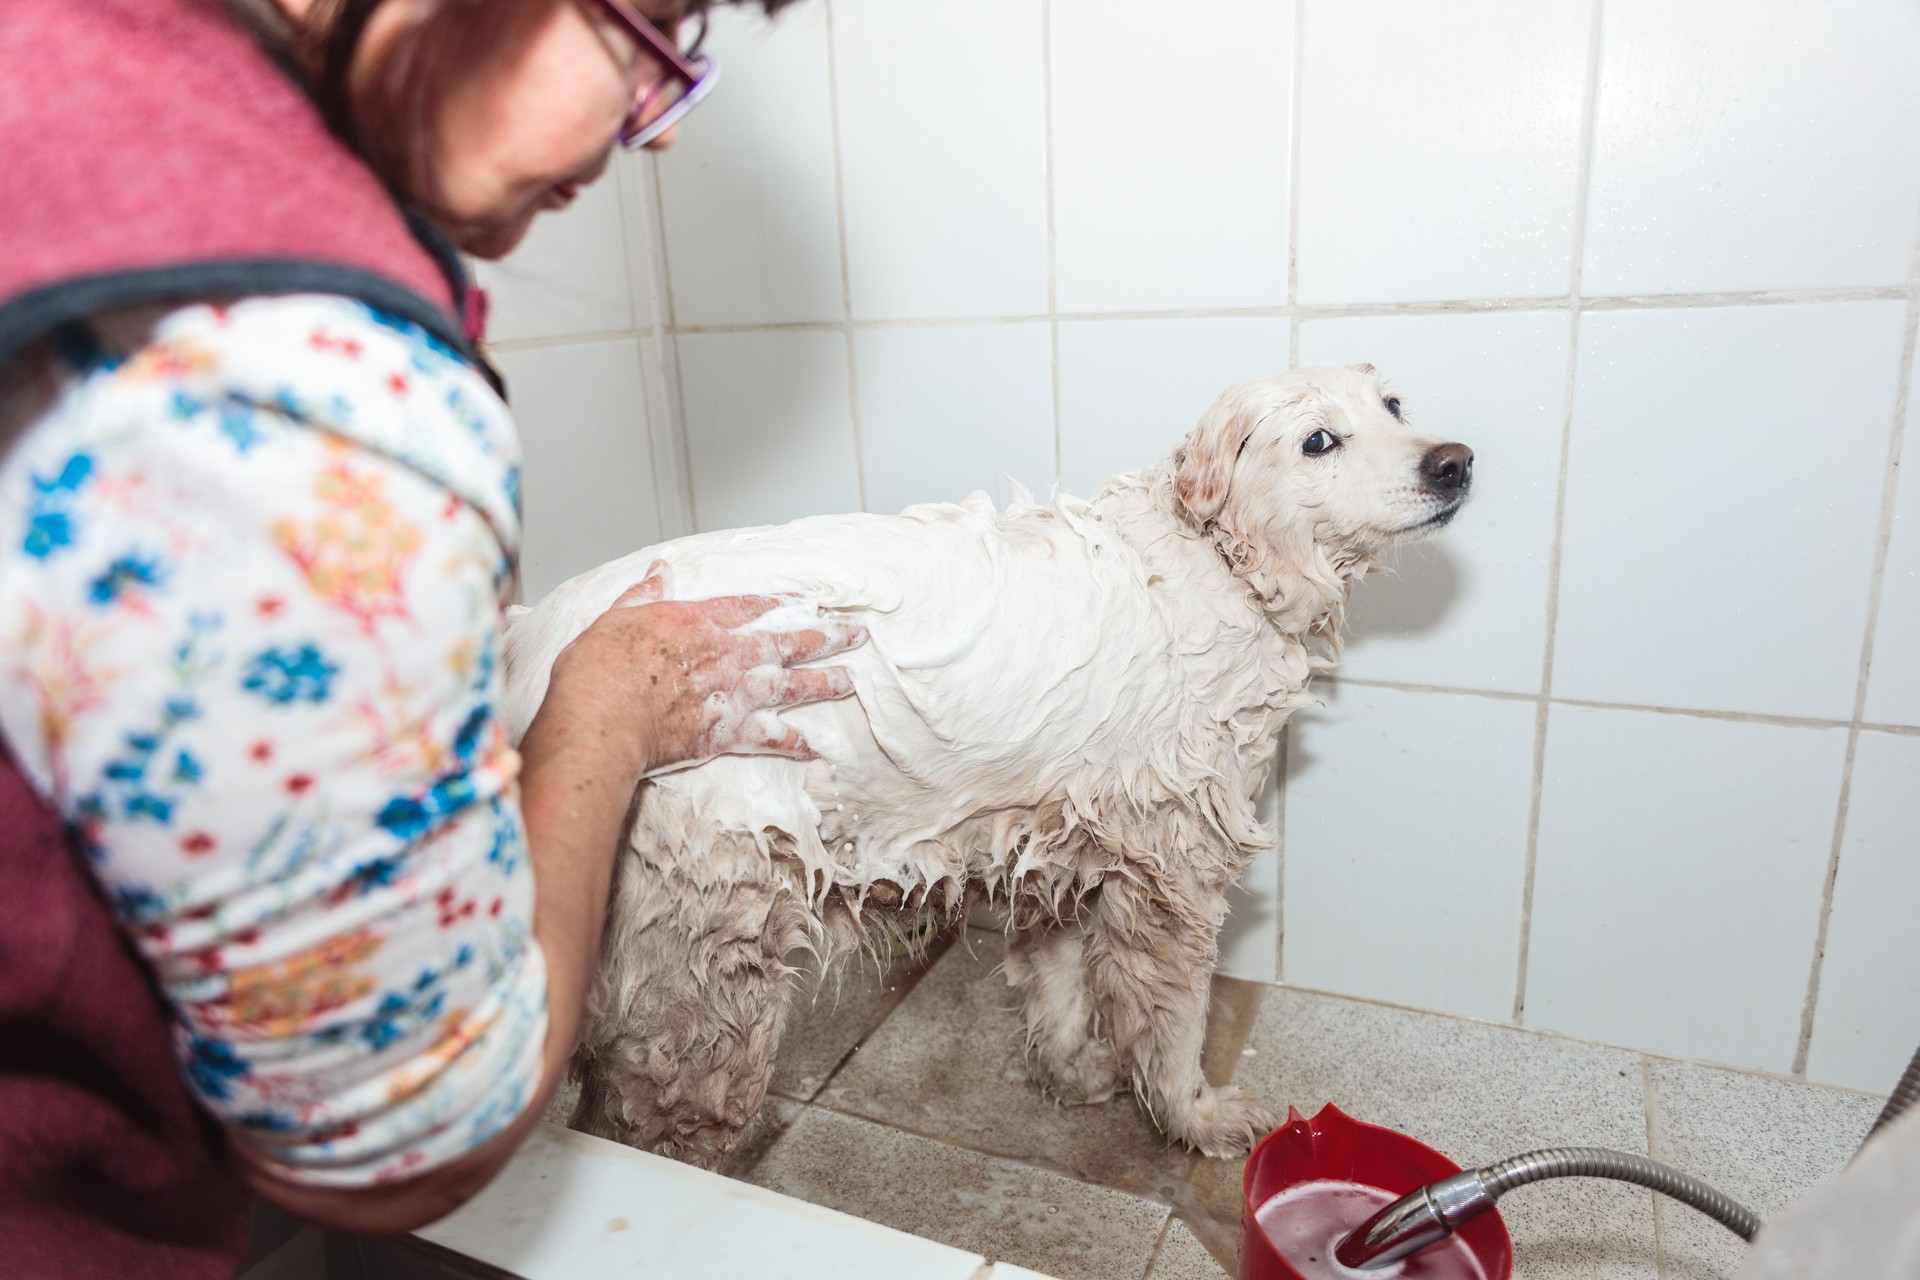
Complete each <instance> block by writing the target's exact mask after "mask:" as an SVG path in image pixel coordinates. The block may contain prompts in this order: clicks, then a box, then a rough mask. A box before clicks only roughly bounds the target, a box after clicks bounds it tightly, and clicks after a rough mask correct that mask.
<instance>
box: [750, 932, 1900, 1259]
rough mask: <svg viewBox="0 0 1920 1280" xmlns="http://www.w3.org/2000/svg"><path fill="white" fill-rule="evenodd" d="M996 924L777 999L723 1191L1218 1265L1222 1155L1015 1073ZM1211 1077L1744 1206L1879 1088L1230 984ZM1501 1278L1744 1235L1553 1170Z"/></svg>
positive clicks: (1050, 1251) (1213, 1040)
mask: <svg viewBox="0 0 1920 1280" xmlns="http://www.w3.org/2000/svg"><path fill="white" fill-rule="evenodd" d="M1003 954H1004V951H1003V946H1002V943H1001V940H1000V938H999V936H998V935H997V934H994V933H991V932H986V931H982V930H969V931H967V933H966V934H965V936H964V937H961V938H955V939H951V940H948V941H946V942H944V943H943V944H942V945H940V946H938V947H936V949H935V951H934V953H933V955H932V956H931V957H930V959H929V961H928V962H927V963H925V964H923V965H918V966H907V965H904V964H900V965H896V966H895V967H894V968H893V969H892V971H891V972H889V973H887V974H885V975H876V974H875V973H874V972H873V970H872V966H871V965H869V966H868V967H867V968H866V969H865V970H864V971H858V972H856V971H853V970H851V969H850V970H849V971H848V973H847V976H846V978H845V980H844V982H842V983H841V984H840V986H839V988H838V990H837V991H836V989H835V987H834V985H833V984H832V983H829V984H828V985H827V987H826V988H825V989H824V990H823V991H822V992H821V993H820V995H819V996H818V998H817V999H808V998H805V997H802V998H800V999H798V1000H797V1001H796V1005H795V1008H794V1010H793V1014H792V1017H791V1019H790V1022H789V1029H788V1033H787V1036H786V1039H785V1042H784V1044H783V1046H782V1053H781V1057H780V1063H779V1068H778V1072H777V1074H776V1076H775V1078H774V1082H773V1096H772V1097H770V1098H769V1099H768V1102H767V1105H766V1107H765V1109H764V1110H763V1111H762V1113H761V1115H760V1116H759V1117H758V1118H757V1119H756V1120H755V1122H754V1124H753V1126H752V1128H751V1129H750V1130H749V1131H748V1133H747V1134H746V1135H745V1138H744V1140H743V1142H742V1144H741V1146H740V1148H739V1149H738V1150H736V1152H735V1153H734V1156H733V1158H732V1160H731V1162H730V1164H729V1165H728V1167H727V1168H726V1169H725V1170H724V1172H726V1173H727V1174H729V1175H730V1176H732V1177H736V1178H743V1179H745V1180H747V1181H749V1182H753V1183H757V1184H759V1185H761V1186H764V1187H768V1188H771V1189H773V1190H776V1191H780V1192H784V1193H786V1194H788V1195H792V1196H798V1197H800V1198H802V1199H805V1200H810V1201H813V1202H815V1203H818V1204H822V1205H826V1206H828V1207H831V1208H834V1209H839V1210H842V1211H844V1212H847V1213H852V1214H856V1215H858V1216H860V1217H863V1218H867V1219H870V1220H873V1221H876V1222H881V1223H885V1224H886V1225H888V1226H892V1227H896V1228H898V1229H900V1230H903V1231H908V1232H911V1233H913V1234H915V1235H920V1236H924V1237H927V1238H930V1239H933V1240H938V1241H941V1242H942V1243H945V1244H950V1245H953V1246H956V1247H958V1248H962V1249H965V1250H969V1251H972V1252H976V1253H980V1254H984V1255H985V1256H987V1257H988V1258H991V1259H996V1260H1001V1261H1005V1262H1009V1263H1014V1264H1018V1265H1019V1266H1022V1267H1028V1268H1031V1269H1033V1270H1035V1271H1038V1272H1041V1273H1043V1274H1045V1275H1050V1276H1056V1277H1060V1280H1115V1278H1116V1277H1125V1278H1127V1280H1133V1278H1135V1277H1139V1278H1141V1280H1191V1278H1197V1277H1208V1278H1209V1280H1211V1278H1212V1277H1217V1276H1219V1275H1221V1274H1222V1273H1223V1272H1225V1273H1228V1274H1231V1271H1232V1260H1233V1257H1234V1250H1235V1248H1236V1247H1237V1243H1238V1237H1239V1209H1238V1205H1239V1178H1240V1162H1238V1161H1231V1162H1229V1161H1215V1160H1206V1159H1201V1158H1198V1157H1194V1156H1191V1155H1189V1154H1187V1153H1186V1152H1184V1151H1179V1150H1171V1149H1169V1148H1168V1147H1167V1145H1166V1143H1165V1141H1164V1140H1163V1139H1162V1138H1161V1137H1160V1135H1159V1134H1158V1132H1157V1131H1155V1130H1154V1128H1153V1127H1152V1126H1151V1125H1150V1124H1149V1123H1148V1122H1147V1120H1146V1118H1145V1116H1144V1115H1143V1114H1142V1113H1141V1112H1140V1110H1139V1109H1138V1108H1137V1107H1136V1106H1135V1105H1134V1104H1133V1102H1132V1100H1131V1099H1130V1098H1125V1097H1123V1098H1117V1099H1115V1100H1114V1101H1112V1102H1109V1103H1106V1104H1104V1105H1101V1106H1097V1107H1087V1108H1075V1109H1067V1108H1060V1107H1055V1106H1052V1105H1049V1104H1048V1103H1046V1102H1045V1101H1043V1100H1042V1099H1041V1098H1040V1096H1039V1095H1038V1093H1037V1091H1036V1090H1035V1089H1034V1088H1033V1087H1032V1085H1030V1084H1029V1083H1028V1082H1027V1079H1026V1074H1025V1070H1024V1067H1023V1065H1022V1063H1021V1060H1020V1054H1019V1018H1018V1015H1017V1013H1016V1011H1015V1001H1014V996H1013V993H1012V992H1011V991H1010V990H1009V989H1008V987H1007V986H1006V984H1005V982H1004V980H1002V979H1001V978H1000V977H999V976H998V975H997V974H996V973H995V968H996V966H997V965H998V964H999V963H1000V960H1001V958H1002V956H1003ZM1206 1066H1207V1075H1208V1078H1209V1079H1210V1080H1213V1081H1215V1082H1216V1083H1219V1082H1225V1081H1228V1080H1232V1081H1234V1082H1237V1083H1240V1084H1244V1085H1249V1086H1252V1087H1254V1088H1256V1089H1258V1090H1259V1091H1260V1092H1261V1093H1262V1094H1263V1095H1264V1096H1265V1097H1266V1099H1267V1100H1268V1101H1269V1102H1270V1103H1272V1104H1274V1105H1275V1106H1276V1107H1278V1108H1280V1109H1281V1110H1282V1112H1283V1113H1284V1109H1285V1107H1286V1106H1287V1105H1288V1104H1289V1103H1291V1104H1293V1105H1295V1106H1297V1107H1299V1108H1300V1109H1301V1110H1302V1111H1303V1112H1307V1113H1311V1112H1313V1111H1317V1110H1318V1109H1319V1108H1320V1106H1321V1104H1322V1103H1325V1102H1328V1101H1332V1102H1336V1103H1338V1104H1339V1105H1340V1107H1341V1108H1342V1109H1343V1110H1345V1111H1347V1112H1348V1113H1349V1114H1351V1115H1353V1116H1355V1117H1356V1118H1358V1119H1362V1120H1367V1121H1371V1122H1373V1123H1376V1124H1384V1125H1388V1126H1390V1127H1393V1128H1397V1129H1401V1130H1404V1131H1405V1132H1407V1133H1410V1134H1412V1135H1414V1136H1415V1137H1417V1138H1419V1139H1421V1140H1422V1141H1424V1142H1426V1143H1428V1144H1430V1145H1432V1146H1434V1147H1437V1148H1439V1149H1440V1150H1442V1151H1444V1152H1446V1153H1447V1154H1448V1155H1449V1156H1451V1157H1452V1158H1453V1159H1455V1160H1457V1161H1459V1162H1461V1163H1462V1164H1465V1165H1469V1166H1471V1165H1474V1164H1480V1163H1485V1162H1488V1161H1491V1160H1495V1159H1498V1158H1500V1157H1503V1156H1509V1155H1514V1154H1517V1153H1519V1152H1521V1151H1524V1150H1528V1149H1530V1148H1534V1147H1541V1146H1550V1145H1555V1144H1567V1143H1578V1144H1588V1145H1596V1146H1607V1147H1614V1148H1618V1149H1621V1150H1626V1151H1635V1152H1646V1153H1648V1154H1651V1155H1653V1156H1654V1157H1655V1158H1656V1159H1661V1160H1665V1161H1667V1162H1668V1163H1671V1164H1674V1165H1677V1166H1679V1167H1680V1168H1683V1169H1686V1170H1687V1171H1689V1172H1691V1173H1695V1174H1698V1175H1700V1176H1702V1177H1704V1178H1706V1179H1707V1180H1708V1181H1710V1182H1712V1183H1714V1184H1715V1185H1717V1186H1719V1187H1720V1188H1721V1189H1723V1190H1725V1191H1726V1192H1728V1193H1729V1194H1731V1195H1733V1196H1736V1197H1738V1198H1739V1199H1741V1200H1743V1201H1745V1202H1746V1203H1747V1204H1748V1205H1750V1206H1751V1207H1753V1208H1754V1209H1756V1210H1758V1211H1759V1212H1760V1213H1761V1214H1762V1215H1765V1214H1767V1213H1770V1212H1772V1211H1773V1210H1775V1209H1778V1208H1780V1207H1781V1206H1782V1205H1784V1204H1785V1203H1787V1202H1788V1201H1789V1200H1791V1199H1792V1198H1793V1197H1794V1196H1795V1195H1797V1194H1798V1193H1799V1192H1800V1191H1801V1190H1803V1189H1805V1188H1806V1187H1808V1186H1810V1185H1811V1184H1813V1183H1814V1182H1816V1181H1818V1180H1820V1179H1821V1178H1823V1177H1825V1176H1827V1175H1828V1174H1830V1173H1832V1172H1834V1171H1835V1170H1837V1169H1838V1168H1839V1167H1840V1166H1841V1165H1842V1164H1844V1163H1845V1161H1846V1159H1847V1157H1848V1156H1849V1155H1850V1154H1851V1153H1852V1151H1853V1149H1854V1148H1855V1147H1856V1146H1857V1145H1858V1144H1859V1141H1860V1139H1861V1137H1862V1135H1863V1134H1864V1133H1865V1132H1866V1129H1867V1126H1868V1125H1869V1124H1870V1123H1871V1122H1872V1120H1873V1117H1874V1116H1875V1115H1876V1114H1877V1113H1878V1111H1879V1107H1880V1101H1881V1100H1880V1099H1878V1098H1873V1097H1869V1096H1866V1095H1863V1094H1858V1093H1853V1092H1849V1091H1846V1090H1841V1089H1830V1088H1822V1087H1819V1086H1814V1085H1808V1084H1804V1083H1800V1082H1797V1081H1791V1080H1785V1079H1781V1078H1778V1077H1773V1076H1765V1075H1760V1074H1754V1073H1747V1072H1741V1071H1733V1070H1727V1069H1723V1068H1719V1067H1711V1066H1702V1065H1698V1064H1693V1063H1685V1062H1675V1061H1672V1060H1669V1059H1664V1058H1655V1057H1650V1056H1648V1055H1644V1054H1640V1053H1635V1052H1632V1051H1628V1050H1623V1049H1616V1048H1611V1047H1608V1046H1604V1045H1597V1044H1591V1043H1587V1042H1584V1041H1577V1040H1571V1039H1568V1038H1566V1037H1562V1036H1556V1035H1551V1034H1545V1033H1540V1032H1533V1031H1524V1030H1519V1029H1516V1028H1513V1027H1505V1026H1498V1025H1493V1024H1488V1023H1481V1022H1473V1021H1469V1020H1466V1019H1460V1018H1450V1017H1443V1016H1439V1015H1435V1014H1429V1013H1417V1012H1412V1011H1409V1010H1404V1009H1397V1008H1390V1007H1386V1006H1382V1005H1377V1004H1370V1003H1367V1002H1364V1001H1359V1000H1350V999H1344V998H1341V997H1337V996H1329V995H1323V994H1318V993H1313V992H1307V991H1301V990H1298V989H1294V988H1288V987H1276V986H1267V985H1265V984H1261V983H1253V982H1244V981H1239V980H1236V979H1232V978H1220V979H1217V980H1216V981H1215V983H1214V1002H1213V1015H1212V1019H1211V1023H1210V1025H1209V1028H1208V1043H1207V1052H1206ZM1501 1210H1502V1215H1503V1216H1504V1217H1505V1218H1506V1221H1507V1226H1508V1229H1509V1230H1510V1231H1511V1232H1512V1235H1513V1238H1514V1241H1515V1245H1516V1255H1517V1265H1516V1268H1515V1274H1516V1276H1518V1277H1520V1278H1521V1280H1547V1278H1548V1277H1568V1278H1573V1277H1578V1278H1581V1280H1585V1278H1587V1277H1592V1278H1593V1280H1599V1278H1600V1277H1606V1278H1607V1280H1730V1277H1732V1276H1733V1274H1734V1273H1735V1271H1736V1270H1737V1269H1738V1266H1739V1260H1740V1256H1741V1252H1742V1248H1743V1246H1741V1244H1740V1243H1739V1241H1737V1240H1735V1239H1734V1238H1733V1237H1732V1236H1730V1235H1728V1234H1727V1233H1726V1232H1725V1231H1724V1230H1722V1229H1721V1228H1720V1227H1718V1226H1716V1225H1714V1224H1713V1223H1711V1222H1709V1221H1707V1220H1706V1219H1704V1218H1701V1217H1699V1216H1698V1215H1696V1214H1694V1213H1693V1211H1691V1210H1689V1209H1686V1208H1684V1207H1682V1206H1679V1205H1676V1204H1673V1203H1671V1202H1667V1201H1660V1202H1656V1199H1655V1197H1654V1196H1653V1195H1652V1193H1650V1192H1647V1191H1643V1190H1640V1189H1639V1188H1635V1187H1629V1186H1624V1185H1617V1184H1608V1183H1598V1182H1592V1181H1572V1180H1569V1181H1564V1182H1558V1183H1552V1184H1545V1185H1540V1186H1534V1187H1528V1188H1523V1189H1521V1190H1519V1191H1516V1192H1514V1193H1513V1194H1512V1195H1510V1196H1509V1197H1508V1198H1507V1199H1506V1200H1504V1201H1503V1202H1502V1205H1501Z"/></svg>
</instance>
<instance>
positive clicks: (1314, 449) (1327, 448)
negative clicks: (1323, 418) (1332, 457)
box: [1300, 429, 1340, 458]
mask: <svg viewBox="0 0 1920 1280" xmlns="http://www.w3.org/2000/svg"><path fill="white" fill-rule="evenodd" d="M1339 447H1340V441H1339V439H1338V438H1337V437H1335V435H1334V434H1333V432H1331V431H1327V430H1324V429H1323V430H1320V431H1316V432H1314V433H1313V434H1312V435H1310V436H1308V437H1307V438H1306V439H1305V440H1302V441H1301V442H1300V452H1302V453H1304V454H1306V455H1307V456H1308V457H1309V458H1312V457H1317V456H1319V455H1320V454H1323V453H1331V452H1332V451H1333V450H1335V449H1337V448H1339Z"/></svg>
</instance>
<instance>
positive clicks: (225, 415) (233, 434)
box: [220, 399, 261, 453]
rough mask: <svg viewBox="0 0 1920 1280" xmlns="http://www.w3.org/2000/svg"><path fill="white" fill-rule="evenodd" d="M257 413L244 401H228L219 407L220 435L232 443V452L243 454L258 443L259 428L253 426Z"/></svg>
mask: <svg viewBox="0 0 1920 1280" xmlns="http://www.w3.org/2000/svg"><path fill="white" fill-rule="evenodd" d="M258 413H259V410H258V409H256V408H254V407H253V406H252V405H250V404H248V403H247V402H246V401H244V400H236V399H229V400H228V401H227V402H226V403H225V404H223V405H221V406H220V434H221V435H223V436H225V437H226V438H227V439H228V440H230V441H232V443H233V448H234V452H236V453H245V452H246V451H247V450H249V449H251V448H253V446H254V445H256V444H259V443H260V439H261V433H260V428H259V427H257V426H256V425H254V423H255V419H256V416H257V415H258Z"/></svg>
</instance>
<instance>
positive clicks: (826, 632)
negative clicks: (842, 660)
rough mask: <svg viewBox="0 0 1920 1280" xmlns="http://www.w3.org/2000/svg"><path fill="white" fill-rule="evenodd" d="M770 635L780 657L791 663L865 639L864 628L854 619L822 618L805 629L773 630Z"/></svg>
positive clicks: (844, 648)
mask: <svg viewBox="0 0 1920 1280" xmlns="http://www.w3.org/2000/svg"><path fill="white" fill-rule="evenodd" d="M773 636H774V643H775V648H776V649H777V650H778V652H779V655H780V661H782V662H784V663H787V664H789V665H791V664H793V663H796V662H812V661H813V660H814V659H816V658H829V657H832V656H833V655H834V654H836V653H845V652H846V651H847V650H848V649H857V648H859V647H860V646H861V645H863V644H865V643H866V642H867V629H866V628H865V627H864V626H862V625H861V624H860V623H858V622H852V621H849V620H846V619H843V618H826V619H823V620H822V621H821V624H820V625H819V626H818V627H812V628H809V629H807V630H805V631H776V632H774V633H773Z"/></svg>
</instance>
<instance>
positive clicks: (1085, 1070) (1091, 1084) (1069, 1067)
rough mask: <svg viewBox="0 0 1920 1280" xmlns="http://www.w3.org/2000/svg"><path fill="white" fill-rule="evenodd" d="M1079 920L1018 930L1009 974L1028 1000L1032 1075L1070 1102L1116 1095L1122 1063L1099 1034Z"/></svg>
mask: <svg viewBox="0 0 1920 1280" xmlns="http://www.w3.org/2000/svg"><path fill="white" fill-rule="evenodd" d="M1085 952H1086V948H1085V940H1084V938H1083V936H1082V933H1081V930H1080V926H1079V925H1078V923H1072V922H1069V923H1058V924H1045V925H1036V926H1034V927H1031V928H1026V929H1020V930H1017V931H1016V932H1015V933H1014V934H1013V936H1012V938H1011V939H1010V940H1009V941H1008V945H1007V964H1006V974H1007V981H1008V983H1009V984H1011V985H1013V986H1016V987H1019V988H1021V990H1022V993H1023V995H1024V997H1025V1000H1026V1021H1027V1044H1026V1049H1027V1073H1028V1075H1029V1076H1031V1077H1032V1079H1033V1082H1034V1083H1035V1084H1037V1085H1039V1086H1040V1088H1041V1090H1042V1091H1043V1092H1044V1093H1045V1094H1046V1095H1047V1096H1048V1097H1050V1098H1053V1099H1055V1100H1056V1101H1059V1102H1063V1103H1066V1104H1068V1105H1069V1106H1083V1105H1091V1104H1093V1103H1097V1102H1105V1101H1107V1100H1108V1099H1109V1098H1111V1097H1113V1092H1114V1089H1115V1087H1116V1085H1117V1084H1118V1082H1119V1076H1120V1073H1119V1065H1118V1063H1117V1062H1116V1060H1115V1058H1114V1055H1113V1049H1112V1047H1111V1046H1109V1045H1108V1044H1107V1043H1106V1041H1105V1040H1103V1039H1102V1038H1101V1037H1100V1036H1099V1035H1098V1033H1097V1031H1096V1028H1095V1019H1094V1016H1093V996H1092V992H1091V991H1089V990H1088V987H1087V972H1086V954H1085Z"/></svg>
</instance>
